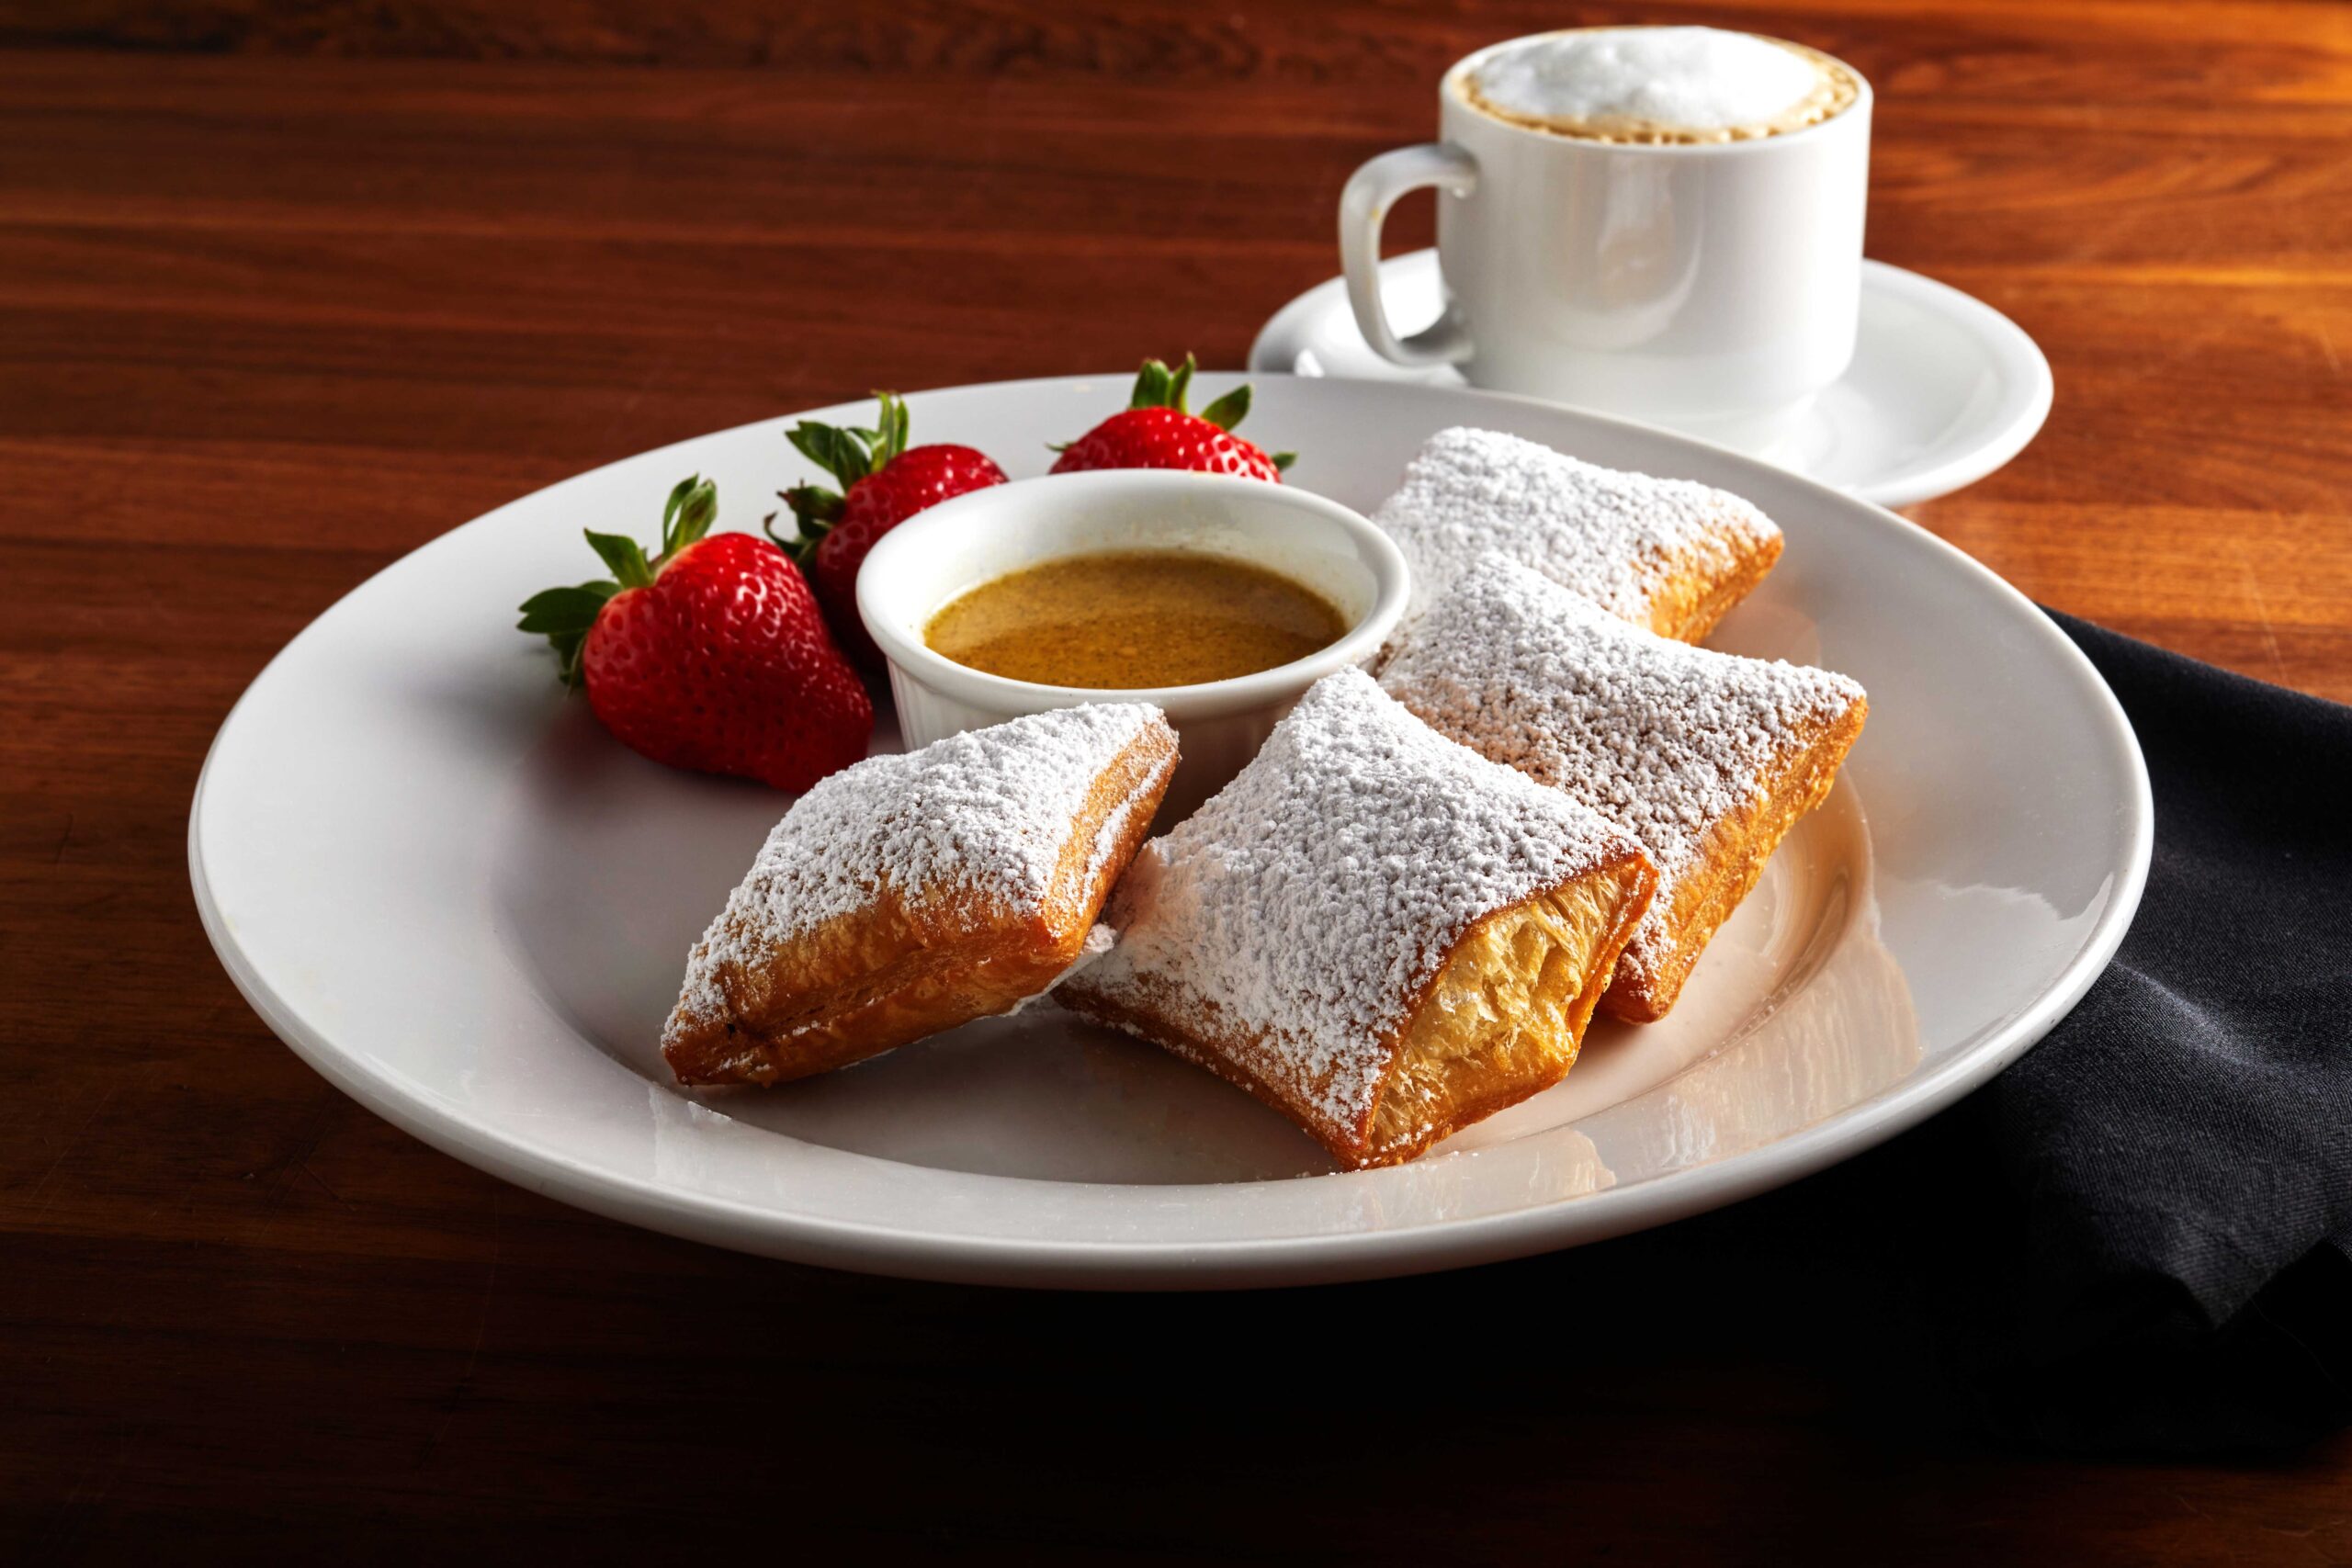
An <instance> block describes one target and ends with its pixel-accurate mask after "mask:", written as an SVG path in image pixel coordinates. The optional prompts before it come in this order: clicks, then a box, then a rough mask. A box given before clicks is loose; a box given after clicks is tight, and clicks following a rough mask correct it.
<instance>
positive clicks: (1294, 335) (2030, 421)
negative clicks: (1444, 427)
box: [1246, 248, 2057, 508]
mask: <svg viewBox="0 0 2352 1568" xmlns="http://www.w3.org/2000/svg"><path fill="white" fill-rule="evenodd" d="M1435 265H1438V263H1437V252H1436V251H1435V250H1433V249H1427V248H1425V249H1422V250H1417V251H1406V252H1403V253H1401V254H1397V255H1393V256H1389V257H1387V258H1385V260H1383V261H1382V262H1381V264H1380V266H1381V271H1382V272H1383V274H1384V275H1385V274H1386V273H1387V272H1389V270H1390V269H1392V268H1394V269H1396V270H1397V271H1398V272H1403V271H1406V270H1408V269H1409V268H1413V267H1424V266H1427V267H1433V266H1435ZM1862 288H1864V290H1865V291H1872V290H1874V291H1876V292H1877V293H1879V294H1880V295H1882V296H1885V297H1890V298H1894V299H1903V300H1905V301H1907V302H1908V303H1911V304H1913V305H1916V306H1918V307H1921V308H1923V309H1926V310H1930V311H1933V312H1934V313H1936V314H1938V315H1940V316H1942V317H1943V318H1944V319H1945V320H1947V321H1952V322H1954V323H1955V324H1957V325H1959V326H1961V327H1962V330H1963V331H1964V332H1965V333H1967V335H1969V336H1970V337H1972V338H1973V339H1975V340H1976V341H1977V342H1978V343H1979V344H1982V345H1984V348H1985V357H1986V360H1987V362H1988V363H1989V364H1992V365H1995V366H1997V367H1999V369H2000V370H2001V371H2002V372H2003V376H2002V380H2003V384H2004V388H2005V396H2004V397H2003V399H2002V401H2001V404H2000V406H1999V408H1998V409H1997V410H1996V412H1994V413H1993V414H1992V415H1990V416H1988V417H1987V419H1986V421H1985V434H1983V435H1982V436H1981V437H1980V438H1978V439H1977V440H1975V441H1973V442H1972V443H1970V444H1968V445H1967V446H1965V447H1962V448H1960V449H1957V450H1953V451H1951V453H1950V454H1949V455H1948V456H1943V457H1936V456H1935V455H1934V452H1933V451H1931V452H1930V453H1929V454H1928V457H1929V458H1930V460H1928V461H1925V462H1921V461H1918V460H1917V459H1913V460H1910V461H1906V462H1905V463H1903V464H1901V465H1898V466H1895V467H1893V468H1890V469H1889V470H1888V471H1887V472H1885V473H1884V474H1883V475H1882V476H1880V477H1878V478H1876V479H1870V480H1867V481H1864V482H1860V483H1855V484H1847V485H1840V484H1835V483H1833V482H1832V481H1830V480H1826V479H1816V481H1815V482H1818V483H1823V484H1830V485H1831V488H1833V489H1836V490H1839V491H1844V492H1845V493H1846V494H1848V495H1851V496H1854V497H1856V498H1857V499H1859V500H1862V501H1867V502H1872V503H1873V504H1875V505H1879V506H1884V507H1890V508H1892V507H1900V506H1916V505H1917V504H1919V503H1920V502H1928V501H1934V500H1936V499H1938V498H1939V497H1942V496H1947V495H1950V494H1951V493H1952V492H1953V491H1959V490H1962V489H1965V488H1966V487H1968V486H1969V485H1972V484H1974V483H1975V482H1976V481H1977V480H1979V479H1985V478H1986V477H1987V476H1988V475H1991V474H1994V473H1996V472H1998V471H1999V470H2000V469H2001V468H2006V467H2007V465H2008V464H2009V463H2010V462H2011V461H2012V460H2013V459H2014V458H2015V457H2017V455H2018V453H2019V452H2022V451H2024V450H2025V448H2026V447H2027V446H2029V445H2030V444H2031V442H2032V441H2033V438H2034V437H2035V436H2036V435H2038V434H2041V427H2042V425H2043V424H2044V423H2047V421H2048V420H2049V418H2050V411H2051V408H2052V403H2053V402H2054V400H2055V399H2056V395H2057V379H2056V377H2055V376H2054V375H2053V374H2052V371H2051V368H2050V360H2049V356H2048V355H2044V354H2043V353H2042V352H2041V344H2038V343H2036V342H2034V340H2033V338H2032V336H2031V334H2030V333H2027V332H2026V330H2025V329H2024V328H2023V327H2020V326H2018V324H2017V322H2015V321H2011V320H2010V319H2009V318H2008V317H2007V316H2006V315H2004V314H2002V313H2001V312H2000V311H1999V310H1996V309H1994V308H1993V307H1992V306H1990V305H1988V304H1986V303H1985V301H1984V300H1982V299H1977V298H1976V297H1975V296H1974V295H1973V294H1970V293H1968V292H1966V291H1965V290H1963V289H1961V288H1954V287H1953V286H1952V285H1951V284H1949V283H1945V282H1942V281H1940V280H1939V279H1937V278H1933V277H1929V276H1927V275H1926V274H1925V273H1919V272H1914V271H1912V270H1910V269H1909V268H1908V267H1901V266H1896V265H1894V263H1892V262H1883V261H1877V260H1873V259H1871V258H1868V257H1865V258H1864V259H1863V261H1862ZM1347 308H1348V306H1347V280H1346V279H1345V278H1342V277H1329V278H1326V279H1324V280H1323V281H1322V282H1320V283H1318V284H1317V285H1315V286H1314V287H1313V288H1308V289H1306V290H1304V291H1303V292H1301V293H1299V294H1296V295H1294V296H1293V297H1292V298H1291V299H1288V300H1287V301H1285V302H1284V303H1283V306H1282V308H1281V309H1280V310H1276V311H1275V312H1274V313H1273V314H1272V315H1271V316H1269V317H1267V318H1266V321H1265V324H1264V325H1263V326H1261V327H1260V328H1259V329H1258V335H1257V336H1256V337H1255V338H1253V339H1252V340H1251V341H1250V354H1249V357H1248V360H1247V362H1246V363H1247V364H1248V367H1249V368H1250V370H1251V371H1252V372H1255V373H1257V374H1260V375H1285V376H1287V375H1296V374H1299V372H1298V370H1297V362H1298V355H1299V353H1300V351H1301V350H1302V349H1304V348H1305V347H1306V342H1305V340H1306V336H1307V333H1308V330H1309V323H1310V322H1313V321H1319V320H1321V319H1322V318H1323V316H1324V315H1325V314H1327V313H1336V314H1344V313H1345V312H1346V310H1347ZM1367 351H1368V350H1367ZM1857 357H1859V355H1857ZM1398 371H1399V373H1398V374H1397V375H1396V376H1394V377H1385V376H1383V377H1335V378H1333V379H1338V380H1405V379H1408V378H1409V377H1408V374H1406V373H1405V372H1404V368H1403V367H1398ZM1474 390H1475V389H1474ZM1538 401H1550V400H1546V399H1538ZM1556 406H1558V407H1561V408H1574V409H1576V410H1577V412H1580V413H1595V414H1600V415H1601V416H1602V417H1605V418H1611V419H1622V418H1623V415H1619V414H1612V413H1610V412H1608V411H1606V410H1601V409H1586V408H1583V407H1581V406H1580V405H1578V404H1574V403H1566V402H1561V403H1557V404H1556ZM1629 423H1641V422H1640V421H1632V422H1629ZM1653 428H1657V429H1668V430H1670V429H1671V427H1669V426H1663V425H1658V426H1653ZM1671 433H1672V434H1677V435H1682V434H1685V433H1683V432H1680V431H1672V432H1671ZM1939 449H1940V448H1939ZM1741 456H1743V457H1750V456H1753V455H1752V454H1748V453H1742V454H1741ZM1758 461H1763V462H1770V461H1771V459H1770V458H1769V457H1767V458H1758ZM1775 466H1776V467H1781V468H1788V470H1789V471H1790V472H1792V473H1797V474H1800V475H1801V476H1802V477H1804V478H1806V479H1815V476H1814V475H1812V474H1808V473H1805V472H1804V470H1803V469H1801V468H1789V466H1788V465H1785V464H1777V465H1775Z"/></svg>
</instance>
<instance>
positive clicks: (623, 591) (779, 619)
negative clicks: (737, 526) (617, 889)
mask: <svg viewBox="0 0 2352 1568" xmlns="http://www.w3.org/2000/svg"><path fill="white" fill-rule="evenodd" d="M717 518H718V486H717V485H716V484H714V483H713V482H711V481H710V480H708V479H700V478H688V479H681V480H679V481H678V486H677V488H676V489H675V490H673V491H671V492H670V500H669V503H668V504H667V505H665V506H664V507H662V553H661V554H660V555H658V556H656V557H654V558H653V559H652V560H650V561H648V560H647V559H646V558H645V552H644V551H643V550H642V549H640V548H639V547H638V543H637V541H636V540H634V539H631V538H628V537H627V536H623V535H619V534H599V533H596V532H595V531H594V530H593V529H591V530H589V532H588V543H589V544H590V545H591V546H592V547H594V549H595V551H596V553H597V554H598V555H599V556H602V557H603V558H604V560H605V565H606V566H608V567H610V568H612V570H613V576H612V578H610V579H607V580H605V581H597V582H583V583H582V584H581V585H580V586H579V587H577V588H550V589H548V591H547V592H544V593H535V594H533V595H532V596H531V597H530V598H528V599H526V600H525V601H524V602H523V620H522V623H521V626H519V627H518V628H517V629H519V630H522V631H526V632H532V633H536V634H539V635H542V636H544V637H546V638H547V639H548V642H549V643H550V644H551V645H553V647H554V649H555V651H556V655H557V657H558V658H559V659H560V660H562V669H563V681H564V684H566V685H567V686H579V685H583V684H584V685H585V686H586V687H587V688H588V705H589V706H590V707H591V708H593V709H594V710H595V714H596V716H597V717H598V718H599V719H601V720H603V721H604V725H605V728H606V729H609V730H611V731H612V732H613V733H614V734H615V735H616V736H618V737H619V738H620V739H622V740H623V741H624V742H626V743H627V744H628V745H629V746H630V747H632V748H634V749H635V750H638V751H639V752H642V753H643V754H644V755H646V756H648V757H650V758H652V759H653V760H654V761H657V762H667V763H668V764H670V765H671V766H672V767H676V768H696V769H699V770H701V771H703V772H705V773H737V774H741V776H743V777H745V778H753V779H758V780H759V781H760V782H761V783H762V784H773V785H774V786H775V787H776V788H777V789H789V790H803V789H807V788H808V787H809V785H810V784H815V783H816V782H817V781H818V780H819V779H820V778H823V777H824V776H825V775H826V774H827V773H832V772H834V771H835V770H836V769H840V768H845V767H847V766H849V764H850V763H852V762H854V761H857V760H858V759H859V758H861V757H863V756H865V741H866V737H867V736H868V735H870V734H871V733H872V732H873V729H874V704H873V702H872V700H871V699H869V698H868V697H867V696H866V694H865V686H864V685H862V684H861V683H860V682H859V681H858V678H857V672H856V671H854V670H852V669H851V668H850V667H849V661H848V660H845V659H843V658H842V654H841V650H840V649H837V648H835V647H834V646H833V641H832V638H831V637H828V636H826V635H825V622H824V618H823V617H822V616H821V615H819V614H818V611H817V602H816V600H815V599H813V598H812V597H810V595H809V584H808V583H807V582H805V581H802V580H801V576H800V571H799V569H798V568H797V567H795V566H794V565H793V564H792V561H791V560H790V558H787V557H786V555H785V553H784V552H783V551H782V550H780V549H778V548H776V547H775V546H774V545H772V544H770V543H769V542H768V541H767V540H765V539H763V538H760V537H759V536H756V535H752V534H716V535H714V534H711V533H710V525H711V524H712V522H713V521H715V520H716V519H717Z"/></svg>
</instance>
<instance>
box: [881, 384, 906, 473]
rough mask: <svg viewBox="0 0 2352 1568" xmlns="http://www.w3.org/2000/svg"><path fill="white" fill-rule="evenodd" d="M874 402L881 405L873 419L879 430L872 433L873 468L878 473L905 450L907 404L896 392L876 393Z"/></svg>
mask: <svg viewBox="0 0 2352 1568" xmlns="http://www.w3.org/2000/svg"><path fill="white" fill-rule="evenodd" d="M874 400H875V401H876V403H878V404H879V405H881V412H880V413H879V414H878V415H877V416H876V419H875V423H876V425H877V426H878V427H879V428H877V429H876V431H875V433H874V443H873V446H874V468H875V471H876V472H877V473H878V472H880V471H881V470H882V469H883V468H887V467H888V466H889V463H890V460H891V459H892V458H894V457H898V456H899V454H900V453H902V452H904V451H905V450H906V449H907V430H908V421H907V404H906V400H905V399H903V398H901V397H899V394H898V393H896V392H879V391H877V392H876V393H875V394H874Z"/></svg>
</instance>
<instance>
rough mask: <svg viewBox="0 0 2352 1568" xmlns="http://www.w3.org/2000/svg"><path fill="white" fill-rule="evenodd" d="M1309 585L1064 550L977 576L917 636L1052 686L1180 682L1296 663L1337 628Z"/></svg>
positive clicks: (1209, 565)
mask: <svg viewBox="0 0 2352 1568" xmlns="http://www.w3.org/2000/svg"><path fill="white" fill-rule="evenodd" d="M1347 629H1348V623H1347V619H1346V617H1345V616H1343V615H1340V612H1339V611H1338V610H1337V609H1336V608H1334V607H1333V606H1332V605H1331V604H1330V603H1329V601H1327V600H1326V599H1324V598H1323V596H1322V595H1321V594H1319V593H1317V592H1313V591H1312V590H1310V589H1307V588H1304V587H1302V586H1300V585H1299V584H1298V583H1295V582H1293V581H1291V580H1290V579H1289V578H1287V577H1283V576H1281V575H1280V574H1278V573H1275V572H1272V571H1268V570H1264V569H1263V568H1261V567H1256V566H1251V565H1250V564H1248V563H1247V562H1243V561H1238V560H1228V559H1227V558H1224V557H1222V556H1211V555H1197V554H1194V553H1193V552H1191V551H1186V550H1112V551H1104V552H1103V553H1102V554H1099V555H1082V556H1064V557H1063V558H1060V559H1059V560H1049V561H1042V562H1040V563H1038V564H1037V565H1035V566H1032V567H1023V569H1022V570H1019V571H1015V572H1009V573H1007V574H1006V575H1005V576H1002V577H1000V578H996V579H993V580H992V581H988V582H983V583H981V584H980V585H979V586H978V588H974V589H971V590H969V591H968V592H966V593H965V594H964V595H963V596H962V597H961V598H958V599H956V600H954V601H952V602H950V603H949V604H948V605H947V606H946V608H944V609H943V610H941V611H940V612H939V613H938V614H937V615H933V616H932V618H931V624H930V625H929V626H925V627H924V628H923V634H922V640H923V641H924V643H925V644H927V645H928V646H929V647H930V648H931V649H932V650H933V652H935V653H942V654H944V655H946V656H947V657H948V658H950V659H952V660H955V661H956V663H958V664H964V665H968V666H970V667H971V668H972V669H975V670H983V671H987V672H988V673H989V674H991V675H1005V676H1010V677H1011V678H1012V679H1013V680H1016V681H1035V682H1041V683H1043V684H1046V685H1051V686H1101V687H1116V688H1123V689H1127V690H1133V689H1135V688H1136V687H1142V686H1190V685H1193V684H1195V683H1197V682H1202V681H1225V680H1230V679H1231V678H1232V677H1234V676H1236V675H1253V674H1256V673H1257V672H1258V671H1261V670H1272V669H1273V668H1274V667H1275V666H1276V665H1278V664H1288V663H1289V662H1290V661H1291V660H1294V659H1304V658H1306V656H1307V655H1308V654H1310V653H1313V652H1315V651H1316V650H1317V649H1325V648H1329V647H1330V646H1331V644H1333V643H1335V642H1337V641H1339V640H1340V637H1343V636H1344V635H1346V633H1347Z"/></svg>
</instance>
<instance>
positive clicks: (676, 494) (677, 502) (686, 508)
mask: <svg viewBox="0 0 2352 1568" xmlns="http://www.w3.org/2000/svg"><path fill="white" fill-rule="evenodd" d="M716 522H718V480H716V479H704V478H702V477H701V476H700V475H698V474H689V475H687V476H686V477H685V478H684V479H680V480H679V481H678V483H677V488H676V489H674V490H673V491H671V492H670V500H669V502H668V504H666V505H665V506H663V507H662V559H663V560H667V559H669V558H671V557H672V556H673V555H676V554H677V553H678V552H679V551H680V550H683V549H684V548H685V547H687V546H688V545H691V544H693V543H695V541H696V540H698V539H700V538H701V537H702V536H704V535H706V534H707V533H709V532H710V525H712V524H713V523H716Z"/></svg>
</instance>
